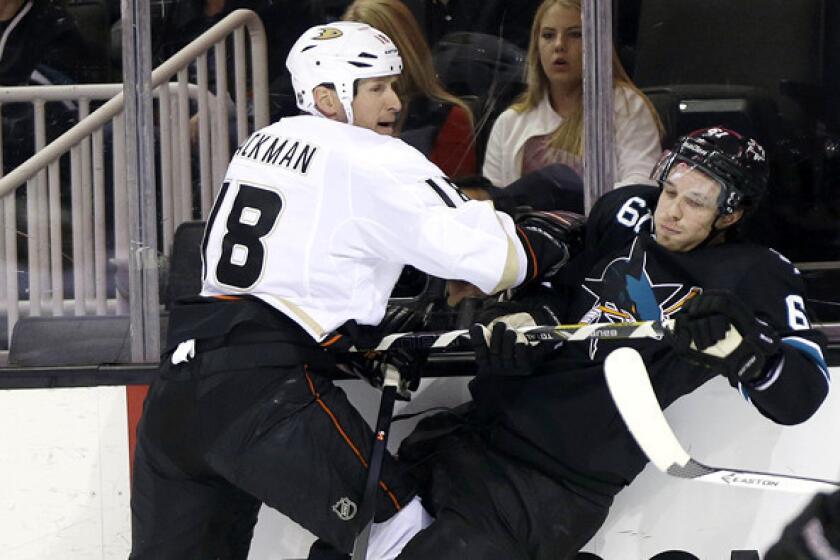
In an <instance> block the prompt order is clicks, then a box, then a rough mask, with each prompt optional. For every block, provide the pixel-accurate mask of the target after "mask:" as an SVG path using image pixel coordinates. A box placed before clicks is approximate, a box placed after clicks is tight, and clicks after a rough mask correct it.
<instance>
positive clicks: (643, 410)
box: [604, 347, 691, 472]
mask: <svg viewBox="0 0 840 560" xmlns="http://www.w3.org/2000/svg"><path fill="white" fill-rule="evenodd" d="M604 375H605V376H606V380H607V387H609V390H610V394H611V395H612V398H613V401H615V405H616V407H617V408H618V411H619V413H620V414H621V417H622V418H623V419H624V423H625V424H627V428H628V429H629V430H630V433H631V434H633V437H634V438H635V439H636V443H638V444H639V447H641V448H642V451H643V452H644V453H645V455H647V457H648V459H650V460H651V462H652V463H653V464H654V465H656V468H658V469H659V470H660V471H662V472H668V468H669V467H671V466H672V465H673V466H678V467H683V466H685V465H686V464H687V463H688V462H689V460H690V459H691V457H689V455H688V453H686V452H685V450H684V449H683V447H682V445H680V442H679V441H678V440H677V437H676V436H675V435H674V432H672V431H671V427H670V426H669V425H668V421H667V420H666V419H665V415H664V414H663V413H662V407H661V406H660V405H659V401H658V400H657V399H656V393H654V391H653V386H651V384H650V377H648V372H647V368H646V367H645V363H644V361H643V360H642V357H641V356H640V355H639V353H638V352H637V351H636V350H634V349H632V348H626V347H625V348H618V349H617V350H614V351H612V352H611V353H610V354H609V356H607V359H606V360H605V361H604Z"/></svg>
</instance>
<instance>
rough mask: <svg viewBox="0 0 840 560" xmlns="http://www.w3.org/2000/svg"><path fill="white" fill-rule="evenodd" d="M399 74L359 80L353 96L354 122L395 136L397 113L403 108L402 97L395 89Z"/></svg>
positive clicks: (380, 132)
mask: <svg viewBox="0 0 840 560" xmlns="http://www.w3.org/2000/svg"><path fill="white" fill-rule="evenodd" d="M397 77H398V76H385V77H383V78H365V79H363V80H359V82H358V87H357V90H356V96H355V97H354V98H353V103H352V106H353V124H355V125H356V126H361V127H363V128H368V129H370V130H372V131H374V132H378V133H379V134H388V135H391V136H393V134H394V132H395V126H396V123H397V115H398V114H399V112H400V109H402V105H401V104H400V98H399V97H397V93H396V92H395V91H394V83H395V82H396V81H397Z"/></svg>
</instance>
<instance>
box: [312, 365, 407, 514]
mask: <svg viewBox="0 0 840 560" xmlns="http://www.w3.org/2000/svg"><path fill="white" fill-rule="evenodd" d="M306 382H307V383H308V384H309V391H310V392H311V393H312V396H314V397H315V402H317V403H318V405H319V406H320V407H321V408H322V409H323V411H324V412H326V413H327V416H329V417H330V420H331V421H332V423H333V426H335V429H336V430H338V433H339V434H340V435H341V437H342V438H344V441H345V442H346V443H347V445H348V446H349V447H350V449H351V450H352V451H353V454H354V455H355V456H356V457H357V458H358V459H359V461H360V462H361V463H362V466H364V467H365V468H368V463H367V461H366V460H365V458H364V456H363V455H362V452H361V451H359V448H358V447H357V446H356V445H355V444H354V443H353V441H352V440H351V439H350V436H349V435H347V432H345V431H344V428H342V427H341V423H340V422H339V421H338V418H336V416H335V414H333V411H332V410H330V407H329V406H327V403H325V402H324V401H323V400H321V395H320V393H318V391H316V390H315V383H314V382H313V381H312V378H311V377H310V376H309V372H308V371H307V372H306ZM379 487H380V488H381V489H382V490H383V491H384V492H385V493H386V494H387V495H388V497H389V498H390V499H391V502H393V504H394V508H396V510H397V511H400V510H401V509H402V506H400V502H399V500H397V497H396V496H395V495H394V493H393V492H391V489H390V488H388V485H387V484H385V483H384V482H383V481H381V480H380V481H379Z"/></svg>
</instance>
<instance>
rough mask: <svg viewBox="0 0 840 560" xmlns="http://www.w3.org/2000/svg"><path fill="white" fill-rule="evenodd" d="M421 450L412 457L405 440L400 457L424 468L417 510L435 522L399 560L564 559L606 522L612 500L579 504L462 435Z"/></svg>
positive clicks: (466, 432)
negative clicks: (420, 503) (421, 509)
mask: <svg viewBox="0 0 840 560" xmlns="http://www.w3.org/2000/svg"><path fill="white" fill-rule="evenodd" d="M429 421H431V422H434V421H435V418H434V417H432V418H430V419H428V420H427V422H429ZM422 428H423V423H422V422H421V424H420V426H418V430H422ZM432 428H433V429H435V430H437V431H444V430H440V429H439V428H440V426H439V425H438V426H433V427H432ZM416 433H417V432H415V434H416ZM427 443H428V442H424V444H423V445H424V447H426V449H423V450H421V451H420V452H419V453H418V450H417V449H416V448H412V446H413V444H414V441H413V438H412V436H409V438H408V439H407V440H405V441H404V442H403V445H402V446H401V448H400V458H401V459H404V460H409V461H415V460H418V461H419V462H420V466H421V467H423V466H427V465H431V468H430V469H429V474H430V477H431V478H430V480H427V481H426V485H427V490H426V491H425V492H424V493H423V504H424V505H425V506H426V507H427V508H428V509H430V511H431V512H432V513H433V515H435V521H434V522H433V523H432V524H431V525H430V526H429V527H428V528H426V529H424V530H423V531H421V532H420V533H418V534H417V536H416V537H414V539H412V540H411V541H410V542H409V543H408V545H407V546H406V547H405V548H404V549H403V551H402V553H401V554H400V555H399V557H398V560H429V559H430V558H434V559H435V560H491V559H492V560H497V559H498V560H502V559H504V560H565V559H567V558H574V556H575V554H576V553H577V551H578V550H579V549H580V548H581V547H582V546H583V545H585V544H586V543H587V541H589V539H590V538H592V536H593V535H594V534H595V532H596V531H597V530H598V528H599V527H600V526H601V524H602V523H603V522H604V520H605V519H606V517H607V511H608V508H609V505H608V504H609V502H611V499H609V498H606V499H601V500H598V503H596V501H593V500H590V499H588V498H585V497H583V496H582V495H580V494H578V493H576V492H573V491H571V490H570V489H569V488H567V487H566V486H564V485H563V484H560V483H558V481H555V480H554V479H552V478H549V477H547V476H545V475H543V474H542V473H540V472H539V471H537V470H535V469H532V468H530V467H529V466H527V465H524V464H522V463H520V462H519V461H517V460H515V459H512V458H510V457H507V456H505V455H503V454H501V453H500V452H498V451H497V450H494V449H492V447H490V446H489V445H488V443H487V442H486V441H485V440H484V438H482V436H481V435H479V434H478V433H476V432H474V431H472V430H471V429H469V428H466V427H462V428H458V429H456V430H453V431H452V432H451V433H450V434H448V435H445V436H443V437H442V438H440V440H439V441H438V442H436V443H435V445H434V446H433V449H432V451H431V454H428V452H429V448H428V446H427ZM424 455H426V456H425V457H424Z"/></svg>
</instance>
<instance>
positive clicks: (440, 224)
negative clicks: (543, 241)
mask: <svg viewBox="0 0 840 560" xmlns="http://www.w3.org/2000/svg"><path fill="white" fill-rule="evenodd" d="M202 249H203V250H202V256H203V259H204V274H203V277H204V284H203V288H202V292H201V293H202V295H205V296H211V295H224V294H250V295H253V296H256V297H258V298H260V299H262V300H263V301H265V302H266V303H268V304H270V305H272V306H274V307H275V308H277V309H279V310H280V311H282V312H283V313H284V314H286V315H287V316H289V317H290V318H292V319H293V320H294V321H296V322H297V323H298V324H299V325H300V326H301V327H303V328H304V329H305V330H306V331H307V332H309V334H311V335H312V336H313V337H314V338H315V339H316V340H322V339H323V338H324V337H325V336H326V335H327V334H329V332H331V331H333V330H335V329H336V328H337V327H339V326H340V325H342V324H344V323H345V322H346V321H348V320H350V319H355V320H356V321H357V322H358V323H360V324H367V325H375V324H377V323H379V322H380V321H381V319H382V317H383V316H384V314H385V307H386V304H387V301H388V297H389V295H390V294H391V291H392V289H393V287H394V285H395V284H396V281H397V278H398V277H399V275H400V272H401V270H402V267H403V265H406V264H410V265H413V266H415V267H417V268H418V269H420V270H422V271H424V272H427V273H429V274H431V275H434V276H438V277H441V278H449V279H458V280H465V281H467V282H470V283H472V284H474V285H475V286H477V287H478V288H480V289H481V290H482V291H484V292H485V293H494V292H497V291H500V290H504V289H507V288H509V287H512V286H516V285H518V284H520V283H521V282H522V281H523V280H524V278H525V271H526V264H527V263H526V256H525V252H524V250H523V248H522V246H521V244H520V242H519V240H518V238H517V236H516V233H515V229H514V225H513V221H512V220H511V218H510V217H509V216H507V215H506V214H501V213H498V212H496V211H495V210H494V209H493V206H492V204H491V203H489V202H479V201H466V200H465V197H463V196H462V195H461V193H460V191H458V190H457V189H455V188H454V187H453V186H452V185H451V184H450V183H449V182H448V180H447V179H446V178H445V176H444V174H443V172H442V171H440V169H438V167H437V166H435V165H434V164H432V163H430V162H429V161H428V160H427V159H426V158H425V157H424V156H423V155H422V154H421V153H420V152H418V151H417V150H415V149H414V148H412V147H410V146H409V145H408V144H405V143H404V142H402V141H401V140H398V139H395V138H391V137H389V136H383V135H380V134H377V133H375V132H372V131H370V130H367V129H364V128H360V127H356V126H350V125H347V124H344V123H339V122H335V121H331V120H328V119H323V118H319V117H314V116H299V117H291V118H285V119H282V120H280V121H278V122H276V123H274V124H272V125H270V126H268V127H266V128H264V129H262V130H259V131H257V132H255V133H254V134H252V135H251V137H250V138H249V139H248V140H247V141H246V142H245V143H244V144H242V145H241V146H240V147H239V148H238V149H237V150H236V152H235V154H234V156H233V159H232V161H231V163H230V166H229V167H228V170H227V174H226V177H225V183H224V185H223V186H222V190H221V191H220V192H219V196H218V197H217V200H216V203H215V204H214V207H213V210H212V212H211V214H210V218H209V220H208V225H207V233H206V234H205V240H204V243H203V247H202Z"/></svg>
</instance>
